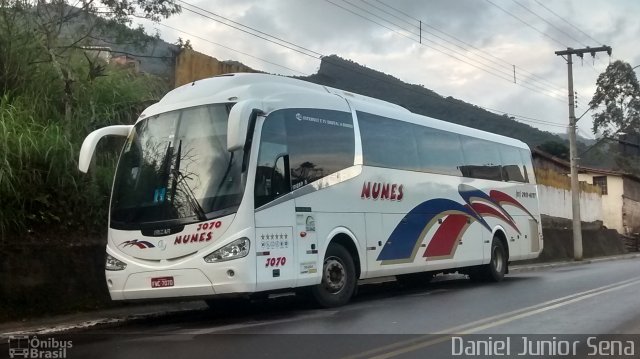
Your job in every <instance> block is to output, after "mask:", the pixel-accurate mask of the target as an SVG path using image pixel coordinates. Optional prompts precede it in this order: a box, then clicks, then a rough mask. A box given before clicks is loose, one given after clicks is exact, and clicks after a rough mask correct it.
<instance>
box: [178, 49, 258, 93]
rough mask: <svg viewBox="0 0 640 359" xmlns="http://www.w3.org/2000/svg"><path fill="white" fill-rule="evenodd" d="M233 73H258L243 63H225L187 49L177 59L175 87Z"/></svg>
mask: <svg viewBox="0 0 640 359" xmlns="http://www.w3.org/2000/svg"><path fill="white" fill-rule="evenodd" d="M232 72H256V71H255V70H253V69H252V68H250V67H248V66H245V65H243V64H241V63H229V62H223V61H219V60H218V59H216V58H214V57H211V56H207V55H205V54H201V53H199V52H197V51H193V50H188V49H185V50H183V51H181V52H180V54H179V55H178V56H177V58H176V65H175V87H178V86H182V85H184V84H187V83H189V82H193V81H197V80H202V79H205V78H207V77H211V76H216V75H222V74H228V73H232Z"/></svg>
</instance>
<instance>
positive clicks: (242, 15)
mask: <svg viewBox="0 0 640 359" xmlns="http://www.w3.org/2000/svg"><path fill="white" fill-rule="evenodd" d="M539 1H540V2H541V3H543V4H544V5H545V6H546V7H547V8H549V9H551V10H552V11H553V12H555V13H557V14H559V15H560V16H562V17H563V18H564V20H563V19H560V18H558V17H557V16H555V15H553V14H552V13H551V12H549V11H548V10H546V9H545V8H544V7H542V6H540V5H539V4H538V1H535V0H516V2H517V3H519V4H522V5H523V6H524V7H526V8H528V9H530V10H531V11H533V12H535V13H536V14H538V15H539V16H540V17H543V18H544V19H545V20H547V21H548V22H550V23H552V24H553V25H554V26H551V25H549V24H548V23H547V22H545V21H543V20H541V19H540V18H539V17H537V16H535V15H533V14H531V13H530V12H529V11H527V10H526V9H524V8H523V6H519V5H517V3H515V2H514V1H507V0H491V2H489V1H478V0H456V1H450V0H430V1H428V2H424V1H414V0H396V1H391V0H324V1H323V0H305V1H299V0H279V1H275V0H274V1H255V0H234V1H229V0H210V1H204V0H202V1H199V2H197V3H196V5H198V6H200V7H202V8H205V9H207V10H210V11H212V12H214V13H217V14H219V15H222V16H225V17H227V18H229V19H232V20H234V21H237V22H238V23H241V24H244V25H247V26H251V27H252V28H254V29H256V30H259V31H262V32H264V33H266V34H270V35H273V36H276V37H277V38H279V39H281V40H284V41H287V42H290V43H291V44H286V43H283V44H282V45H284V46H289V47H295V46H294V45H292V44H296V45H300V46H302V47H304V48H305V49H308V50H311V51H312V52H314V53H320V54H324V55H330V54H337V55H339V56H341V57H344V58H349V59H351V60H353V61H356V62H358V63H361V64H363V65H366V66H368V67H371V68H374V69H376V70H379V71H383V72H386V73H388V74H390V75H393V76H395V77H398V78H400V79H402V80H404V81H407V82H410V83H417V84H423V85H424V86H425V87H427V88H430V89H432V90H434V91H436V92H439V93H440V94H442V95H443V96H453V97H456V98H459V99H461V100H464V101H467V102H471V103H474V104H477V105H480V106H485V107H490V108H496V109H500V110H503V111H504V112H508V113H514V114H519V115H522V116H526V117H533V118H537V119H540V120H543V121H553V122H561V123H564V122H566V120H565V119H566V118H567V117H568V114H567V112H568V110H567V106H568V105H567V101H566V99H567V93H566V88H567V66H566V62H565V61H564V60H563V59H562V58H560V57H558V56H556V55H555V54H554V51H557V50H560V49H562V48H563V47H564V46H563V45H564V44H565V43H566V44H568V45H570V46H582V44H583V43H584V44H587V45H590V46H599V45H601V44H599V43H593V40H592V39H590V38H589V37H587V36H585V35H584V34H582V33H580V32H579V31H577V30H576V29H575V28H574V27H573V26H572V25H575V26H577V27H579V28H580V29H581V30H583V31H584V32H586V33H587V34H589V35H590V36H591V37H593V38H595V39H597V40H600V41H603V42H605V43H606V44H608V45H611V46H612V47H613V53H614V58H618V59H622V60H625V61H627V62H630V63H631V64H632V65H634V66H635V65H640V51H639V50H638V47H637V46H635V44H636V42H637V34H638V33H640V22H638V21H637V19H636V14H638V13H640V2H638V1H635V0H619V1H615V2H603V1H599V0H568V1H563V2H551V3H550V2H543V1H542V0H539ZM332 3H335V5H334V4H332ZM492 3H494V4H495V5H497V6H499V7H501V8H503V9H505V10H507V11H508V12H510V13H511V14H513V15H515V16H517V17H519V18H521V19H522V20H524V21H525V22H527V23H528V24H530V25H531V26H533V27H535V28H536V29H538V30H539V31H540V32H543V33H544V34H546V35H547V36H545V35H542V34H540V33H539V32H537V31H534V30H532V29H531V28H530V27H529V26H527V25H525V24H523V23H522V22H521V21H519V20H517V19H514V18H513V17H512V16H511V15H509V14H507V13H505V12H504V11H502V10H501V9H499V8H498V7H496V6H494V5H493V4H492ZM336 5H338V6H336ZM341 7H342V8H341ZM343 8H345V9H348V10H350V11H347V10H345V9H343ZM393 8H396V9H397V10H398V11H396V10H394V9H393ZM363 17H364V18H368V19H369V20H367V19H364V18H363ZM416 19H419V20H422V21H423V23H422V26H423V30H424V31H423V38H422V40H423V44H422V45H421V44H419V43H418V42H417V39H418V36H417V35H415V34H417V32H418V26H419V22H418V21H417V20H416ZM371 20H372V21H375V22H377V23H379V24H376V23H374V22H372V21H371ZM569 22H571V24H570V23H569ZM167 23H168V24H171V25H172V26H175V27H176V28H179V29H181V30H184V31H188V32H191V33H193V34H198V35H199V36H201V37H204V38H206V39H209V40H211V41H215V42H219V43H221V44H224V45H227V46H229V47H233V48H235V49H237V50H240V51H243V52H246V53H250V54H252V55H253V56H256V57H261V58H264V59H266V60H268V61H271V62H275V63H278V64H280V65H282V66H286V67H289V68H292V69H294V70H296V71H300V72H303V73H306V74H310V73H314V72H315V71H317V68H318V66H319V61H318V60H316V59H314V58H313V57H311V56H305V55H302V54H300V53H299V52H296V51H292V50H290V49H287V48H285V47H283V46H279V45H275V44H273V43H270V42H267V41H265V40H263V39H259V38H257V37H255V36H251V35H248V34H246V33H243V32H241V31H238V30H236V29H233V28H230V27H228V26H225V25H221V24H219V23H216V22H213V21H211V20H207V19H204V18H202V17H200V16H198V15H195V14H192V13H190V12H188V11H183V13H182V14H181V15H178V16H175V17H173V18H171V19H169V20H167ZM380 24H382V25H384V26H386V27H390V28H392V29H394V30H395V32H394V31H391V30H389V29H387V28H385V27H384V26H381V25H380ZM400 27H402V28H403V29H401V28H400ZM558 29H560V30H561V31H560V30H558ZM411 32H413V33H414V35H412V34H411ZM563 32H567V33H569V34H571V35H572V37H575V38H576V39H578V40H580V41H579V42H580V43H577V42H576V41H575V40H572V39H570V38H569V37H567V36H566V35H565V34H564V33H563ZM398 33H402V34H403V35H404V36H403V35H400V34H398ZM445 33H446V34H448V35H451V36H453V37H455V38H457V39H459V40H461V41H462V42H460V41H457V40H454V39H453V38H451V37H449V36H448V35H446V34H445ZM164 34H167V36H168V37H174V39H167V40H169V41H171V42H173V41H175V38H177V36H179V35H178V34H177V33H175V32H171V31H164V30H163V36H164ZM260 36H263V37H268V36H266V35H264V34H261V35H260ZM182 37H183V38H189V37H188V36H184V35H182ZM407 37H409V38H407ZM549 37H552V38H555V39H558V40H559V41H560V42H561V43H563V45H560V44H558V43H556V42H555V41H553V40H551V39H549ZM442 38H444V39H446V41H445V40H443V39H442ZM412 39H413V40H412ZM274 41H277V40H274ZM192 42H193V43H194V45H195V48H196V50H201V51H203V52H206V53H208V54H209V55H211V56H214V57H217V58H221V59H235V60H239V61H242V62H244V63H246V64H247V65H249V66H252V67H254V68H257V69H262V70H265V71H269V72H276V73H280V74H289V75H298V74H299V73H296V72H293V71H289V70H287V69H283V68H282V67H278V66H274V65H270V64H267V63H265V62H262V61H260V60H256V59H255V58H251V57H248V56H245V55H241V54H238V53H234V52H233V51H229V50H225V49H222V48H220V47H216V46H214V45H211V44H207V43H206V42H204V41H201V40H197V39H192ZM467 44H470V45H472V46H473V47H474V48H470V47H469V46H467ZM299 50H300V51H303V52H305V50H303V49H299ZM443 52H445V53H448V54H449V55H445V54H443ZM607 64H608V58H607V56H606V55H605V54H599V55H598V58H597V59H596V60H595V63H592V60H591V59H590V58H589V57H585V59H584V63H583V62H582V61H578V60H577V59H576V61H575V66H574V84H575V89H576V91H577V92H578V100H579V102H580V103H581V106H582V108H585V107H586V104H587V103H588V102H589V100H590V97H591V96H592V94H593V91H594V90H595V80H596V78H597V76H598V74H599V73H600V72H602V71H604V69H605V68H606V66H607ZM513 65H516V82H518V83H517V84H513ZM479 68H482V69H479ZM532 74H533V75H532ZM522 85H524V86H526V87H531V88H533V90H531V89H527V88H524V87H523V86H522ZM563 121H564V122H563ZM530 124H531V125H533V126H536V127H539V128H541V129H545V130H552V131H556V132H558V131H562V128H553V127H549V126H543V125H540V124H534V123H530ZM580 127H581V128H582V130H583V131H590V127H591V125H590V116H588V115H586V116H585V118H584V119H583V120H582V121H581V122H580Z"/></svg>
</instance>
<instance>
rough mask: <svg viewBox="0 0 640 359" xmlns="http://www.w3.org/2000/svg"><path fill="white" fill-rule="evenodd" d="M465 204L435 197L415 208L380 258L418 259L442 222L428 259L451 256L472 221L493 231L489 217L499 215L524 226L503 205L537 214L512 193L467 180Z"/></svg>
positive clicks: (462, 187)
mask: <svg viewBox="0 0 640 359" xmlns="http://www.w3.org/2000/svg"><path fill="white" fill-rule="evenodd" d="M458 193H459V194H460V197H462V199H463V200H464V202H465V203H464V204H461V203H459V202H456V201H452V200H449V199H445V198H435V199H431V200H429V201H426V202H423V203H421V204H419V205H418V206H416V207H415V208H413V209H412V210H411V211H410V212H409V213H408V214H407V215H406V216H405V217H404V218H403V219H402V221H401V222H400V223H399V224H398V225H397V226H396V228H395V229H394V230H393V232H391V235H390V236H389V239H388V240H387V241H386V243H385V245H384V247H383V248H382V251H381V252H380V255H378V258H377V260H378V261H381V264H397V263H409V262H413V260H414V259H415V257H416V255H417V252H418V249H419V248H420V245H421V244H422V242H423V241H424V239H425V237H426V235H427V233H428V232H429V231H430V230H431V229H432V228H433V227H434V226H435V225H436V223H438V224H440V226H439V227H438V229H437V230H436V231H435V233H434V235H433V237H432V238H431V240H430V241H429V244H428V245H427V249H426V250H425V251H424V254H423V255H422V256H423V257H424V258H426V259H439V258H451V257H452V256H453V254H454V252H455V249H456V247H457V244H458V242H459V241H460V239H461V238H462V236H463V234H464V233H465V231H466V230H467V228H468V227H469V226H470V225H471V223H473V222H474V221H475V222H478V223H479V224H481V225H482V226H483V227H484V228H486V229H487V230H488V231H489V232H491V227H489V225H488V224H487V222H486V221H485V219H484V218H485V217H494V218H498V219H500V220H501V221H503V222H505V223H506V224H507V225H509V226H510V227H511V228H513V229H514V230H515V231H516V232H518V233H520V230H519V229H518V227H517V226H516V223H515V221H514V219H513V217H511V215H510V214H509V213H508V212H507V211H506V210H505V209H504V207H503V206H514V207H516V208H519V209H520V210H522V211H524V212H525V213H527V214H528V215H529V216H530V217H531V218H534V219H535V217H534V216H533V215H532V214H531V213H530V212H529V211H528V210H527V209H526V208H525V207H524V206H523V205H522V204H521V203H520V202H518V201H517V200H515V199H514V198H513V197H511V196H510V195H508V194H506V193H504V192H500V191H496V190H492V191H490V192H489V194H486V193H485V192H483V191H481V190H479V189H477V188H475V187H472V186H469V185H465V184H461V185H459V186H458Z"/></svg>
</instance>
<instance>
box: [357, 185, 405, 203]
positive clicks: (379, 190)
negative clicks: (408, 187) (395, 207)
mask: <svg viewBox="0 0 640 359" xmlns="http://www.w3.org/2000/svg"><path fill="white" fill-rule="evenodd" d="M402 189H403V186H402V185H401V184H396V183H380V182H365V183H364V184H363V185H362V193H361V194H360V198H362V199H380V200H383V199H386V200H390V201H402V197H404V192H402Z"/></svg>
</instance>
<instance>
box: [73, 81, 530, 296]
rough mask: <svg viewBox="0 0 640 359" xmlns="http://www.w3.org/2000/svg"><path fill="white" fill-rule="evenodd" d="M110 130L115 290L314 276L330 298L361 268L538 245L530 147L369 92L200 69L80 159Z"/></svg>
mask: <svg viewBox="0 0 640 359" xmlns="http://www.w3.org/2000/svg"><path fill="white" fill-rule="evenodd" d="M107 135H117V136H126V138H127V139H126V143H125V145H124V149H123V150H122V154H121V156H120V160H119V162H118V167H117V170H116V175H115V180H114V183H113V193H112V198H111V209H110V217H109V231H108V244H107V248H106V252H107V259H106V280H107V286H108V288H109V292H110V294H111V298H112V299H113V300H136V299H147V298H169V297H174V298H175V297H200V298H204V299H207V300H208V299H211V298H216V297H220V296H234V295H238V296H243V295H247V294H252V293H261V292H265V293H266V292H269V291H276V290H286V289H288V288H301V287H308V288H309V289H310V291H311V292H312V294H313V296H314V298H315V299H316V300H317V301H318V302H319V303H320V304H321V305H322V306H326V307H330V306H338V305H343V304H345V303H347V302H348V301H349V299H350V298H351V297H352V295H353V293H354V292H355V289H356V286H357V283H358V280H359V279H366V278H373V277H380V276H390V275H395V276H397V278H398V280H400V281H407V282H411V281H417V280H428V279H429V278H430V276H431V275H432V274H434V273H438V272H451V271H456V270H458V271H460V272H462V273H467V274H469V275H470V276H471V277H477V278H480V279H484V280H491V281H499V280H501V279H502V278H503V276H504V274H505V273H507V272H508V267H507V266H508V264H509V263H510V262H512V261H517V260H523V259H530V258H535V257H536V256H537V255H538V254H539V252H540V251H541V249H542V237H541V228H540V215H539V210H538V196H537V189H536V184H535V178H534V172H533V168H532V164H531V154H530V151H529V148H528V147H527V145H525V144H524V143H523V142H521V141H518V140H515V139H512V138H507V137H503V136H499V135H496V134H492V133H488V132H483V131H479V130H476V129H472V128H467V127H463V126H459V125H455V124H452V123H448V122H444V121H440V120H436V119H433V118H429V117H424V116H420V115H416V114H413V113H411V112H409V111H408V110H406V109H404V108H402V107H399V106H396V105H393V104H390V103H387V102H384V101H380V100H376V99H373V98H369V97H365V96H361V95H356V94H352V93H349V92H345V91H342V90H337V89H334V88H329V87H325V86H320V85H316V84H312V83H308V82H304V81H299V80H294V79H290V78H285V77H279V76H272V75H264V74H232V75H224V76H218V77H213V78H209V79H206V80H201V81H196V82H194V83H192V84H188V85H184V86H182V87H179V88H177V89H175V90H173V91H171V92H169V93H168V94H167V95H166V96H165V97H164V98H162V100H160V102H158V103H156V104H154V105H152V106H150V107H149V108H147V109H146V110H145V111H144V113H142V114H141V115H140V118H139V119H138V120H137V121H136V124H135V125H131V126H110V127H105V128H101V129H98V130H96V131H94V132H92V133H91V134H89V136H87V138H86V139H85V141H84V143H83V145H82V149H81V152H80V159H79V168H80V170H81V171H83V172H87V170H88V167H89V164H90V162H91V157H92V156H93V152H94V150H95V147H96V144H97V142H98V141H99V140H100V138H102V137H104V136H107ZM208 302H209V303H211V301H208Z"/></svg>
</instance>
